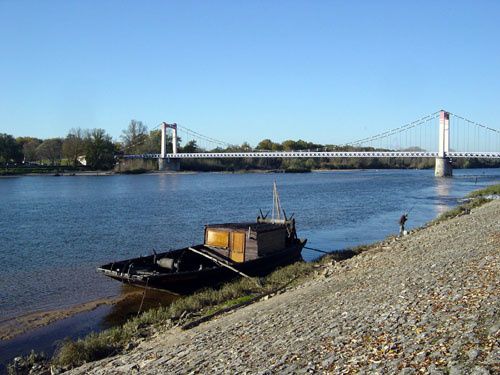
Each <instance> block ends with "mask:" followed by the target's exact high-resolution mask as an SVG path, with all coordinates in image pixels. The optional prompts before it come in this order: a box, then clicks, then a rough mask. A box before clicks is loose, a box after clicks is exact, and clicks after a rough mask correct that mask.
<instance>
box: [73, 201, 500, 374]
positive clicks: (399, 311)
mask: <svg viewBox="0 0 500 375" xmlns="http://www.w3.org/2000/svg"><path fill="white" fill-rule="evenodd" d="M499 217H500V201H498V200H497V201H493V202H490V203H487V204H486V205H484V206H482V207H479V208H477V209H473V210H472V212H471V213H470V214H468V215H463V216H460V217H457V218H454V219H450V220H446V221H443V222H441V223H439V224H436V225H430V226H429V227H427V228H425V229H422V230H419V231H416V232H415V233H412V234H411V235H409V236H407V237H405V238H402V239H399V240H394V241H393V242H390V243H385V244H384V245H380V246H375V247H374V248H372V249H371V250H369V251H367V252H365V253H362V254H361V255H359V256H356V257H354V258H351V259H349V260H346V261H343V262H337V263H333V264H328V265H325V266H323V267H322V268H319V269H318V272H317V274H316V276H315V277H314V278H312V279H311V280H309V281H307V282H305V283H304V284H302V285H300V286H299V287H296V288H294V289H293V290H289V291H287V292H285V293H283V294H279V295H277V296H275V297H273V298H269V299H267V300H264V301H260V302H258V303H255V304H253V305H250V306H247V307H245V308H241V309H239V310H236V311H233V312H231V313H229V314H226V315H222V316H220V317H219V318H217V319H215V320H212V321H209V322H206V323H203V324H201V325H199V326H197V327H195V328H193V329H190V330H187V331H181V330H180V328H179V329H173V330H169V331H167V332H164V333H158V334H156V335H155V336H154V337H152V338H151V339H148V340H145V341H143V342H141V343H140V344H139V345H138V346H137V347H136V348H133V349H131V350H129V351H127V352H126V353H124V354H120V355H118V356H115V357H112V358H107V359H104V360H101V361H99V362H94V363H89V364H86V365H84V366H82V367H80V368H77V369H74V370H72V373H74V374H80V373H97V374H116V373H131V372H134V371H138V372H140V373H155V374H156V373H157V374H164V373H192V372H194V373H231V374H232V373H280V374H281V373H303V372H311V373H314V372H319V373H360V372H368V373H375V372H378V373H402V374H412V373H431V374H440V373H450V374H462V373H474V374H487V373H491V374H493V373H498V372H499V371H500V365H499V363H500V349H499V344H498V342H499V339H500V321H499V318H498V311H499V308H500V300H499V295H500V272H499V271H500V223H499V220H498V218H499Z"/></svg>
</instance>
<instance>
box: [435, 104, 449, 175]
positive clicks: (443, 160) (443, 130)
mask: <svg viewBox="0 0 500 375" xmlns="http://www.w3.org/2000/svg"><path fill="white" fill-rule="evenodd" d="M449 152H450V114H449V113H448V112H446V111H441V112H440V114H439V147H438V157H437V158H436V163H435V165H434V175H435V176H436V177H451V176H453V167H452V165H451V160H450V158H448V157H447V154H448V153H449Z"/></svg>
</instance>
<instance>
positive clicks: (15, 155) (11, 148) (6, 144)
mask: <svg viewBox="0 0 500 375" xmlns="http://www.w3.org/2000/svg"><path fill="white" fill-rule="evenodd" d="M21 150H22V148H21V145H20V144H19V143H17V142H16V140H15V139H14V137H13V136H12V135H10V134H0V162H1V163H8V162H11V161H14V162H21V161H22V160H23V153H22V151H21Z"/></svg>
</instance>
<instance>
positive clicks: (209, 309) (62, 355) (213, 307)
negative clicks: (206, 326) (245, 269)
mask: <svg viewBox="0 0 500 375" xmlns="http://www.w3.org/2000/svg"><path fill="white" fill-rule="evenodd" d="M313 270H314V264H313V263H305V262H296V263H294V264H291V265H289V266H285V267H282V268H279V269H277V270H276V271H274V272H272V273H271V274H269V275H268V276H266V277H265V278H263V279H261V284H262V287H261V288H259V287H257V285H256V284H255V282H254V281H253V280H250V279H246V278H242V279H236V280H234V281H232V282H229V283H226V284H224V285H222V286H221V287H220V288H218V289H204V290H201V291H200V292H197V293H195V294H192V295H189V296H185V297H182V298H179V299H178V300H176V301H174V302H173V303H172V304H171V305H169V306H166V307H159V308H156V309H151V310H148V311H146V312H144V313H142V314H141V315H140V316H138V317H137V318H133V319H131V320H129V321H128V322H126V323H125V324H124V325H122V326H118V327H114V328H111V329H107V330H105V331H102V332H100V333H91V334H90V335H88V336H86V337H85V338H83V339H79V340H76V341H74V340H69V339H68V340H66V341H64V342H63V343H62V345H61V346H60V347H59V348H58V350H57V351H56V353H55V355H54V357H53V358H52V364H54V365H56V366H60V367H75V366H79V365H82V364H83V363H86V362H91V361H96V360H99V359H102V358H105V357H108V356H110V355H113V354H115V353H118V352H120V351H122V350H123V349H124V348H125V346H126V345H127V344H128V343H130V342H132V341H133V340H134V339H136V338H139V337H144V336H148V335H149V333H150V332H151V331H153V330H157V329H161V327H162V326H163V327H171V326H172V325H173V324H174V322H179V321H180V320H182V318H184V319H186V317H190V316H193V315H195V314H196V315H197V316H206V315H211V314H214V313H216V312H217V311H219V310H223V309H227V308H229V307H232V306H236V305H239V304H241V303H244V302H247V301H250V300H251V299H252V298H254V297H255V296H256V295H258V294H262V293H266V292H272V291H273V290H276V289H278V288H279V287H281V286H283V285H286V284H288V283H289V282H290V281H291V280H294V281H295V282H297V281H298V280H299V279H301V278H302V279H303V278H304V277H307V276H308V275H309V274H310V273H311V272H312V271H313Z"/></svg>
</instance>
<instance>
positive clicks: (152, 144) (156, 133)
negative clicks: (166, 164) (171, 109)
mask: <svg viewBox="0 0 500 375" xmlns="http://www.w3.org/2000/svg"><path fill="white" fill-rule="evenodd" d="M168 143H172V140H171V138H170V136H169V135H167V144H168ZM160 150H161V130H159V129H158V130H151V131H150V132H149V135H148V136H147V137H146V140H145V141H144V142H143V144H142V145H140V146H138V147H137V148H136V151H137V153H139V154H159V153H160ZM127 153H131V152H129V151H128V150H127Z"/></svg>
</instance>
